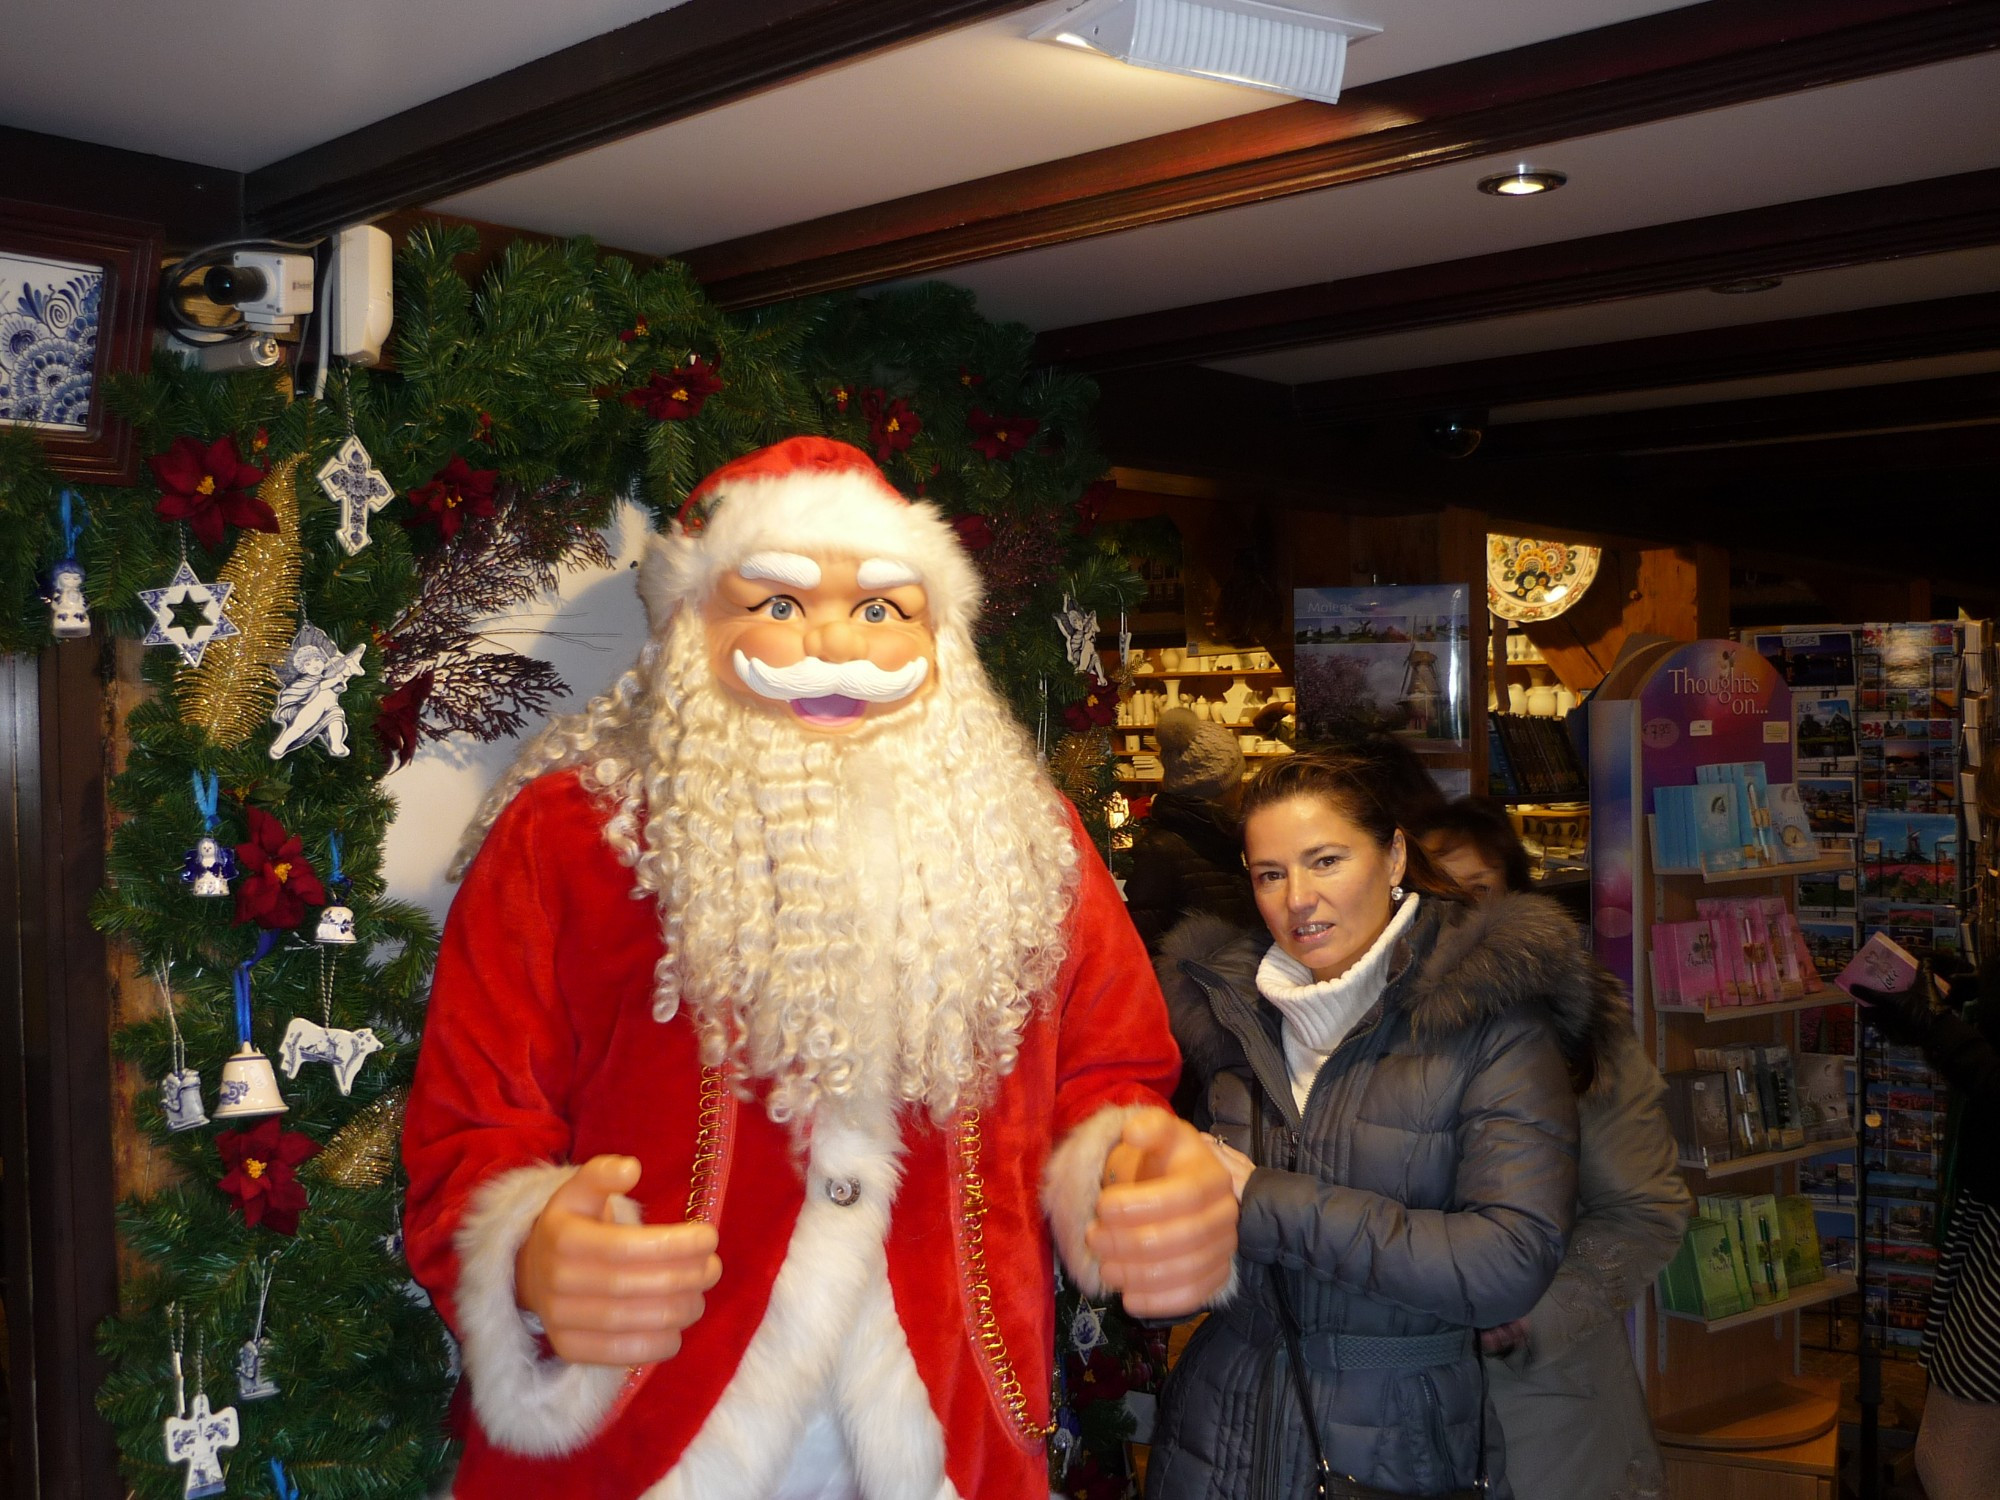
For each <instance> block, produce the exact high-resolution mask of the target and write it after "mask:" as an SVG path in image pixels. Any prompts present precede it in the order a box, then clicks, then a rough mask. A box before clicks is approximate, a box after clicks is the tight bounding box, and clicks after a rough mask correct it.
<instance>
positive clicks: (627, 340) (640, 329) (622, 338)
mask: <svg viewBox="0 0 2000 1500" xmlns="http://www.w3.org/2000/svg"><path fill="white" fill-rule="evenodd" d="M652 331H653V330H652V329H650V328H648V327H647V326H646V320H645V319H644V318H635V319H634V320H633V322H632V326H631V327H630V328H628V329H626V330H625V331H624V332H623V333H621V334H619V335H618V342H619V343H621V344H634V343H637V342H638V341H639V340H640V339H642V338H644V337H646V335H647V334H649V333H651V332H652Z"/></svg>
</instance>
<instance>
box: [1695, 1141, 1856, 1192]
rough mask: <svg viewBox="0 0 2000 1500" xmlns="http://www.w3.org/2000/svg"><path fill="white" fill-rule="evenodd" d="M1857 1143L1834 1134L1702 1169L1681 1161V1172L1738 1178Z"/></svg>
mask: <svg viewBox="0 0 2000 1500" xmlns="http://www.w3.org/2000/svg"><path fill="white" fill-rule="evenodd" d="M1855 1144H1856V1141H1855V1137H1854V1136H1853V1135H1851V1134H1850V1135H1837V1136H1834V1137H1833V1138H1832V1139H1830V1140H1824V1141H1807V1142H1806V1143H1805V1144H1804V1145H1803V1146H1794V1147H1793V1148H1792V1149H1791V1150H1789V1151H1760V1152H1758V1153H1757V1154H1756V1155H1755V1156H1732V1157H1730V1158H1729V1159H1728V1160H1727V1161H1719V1162H1717V1163H1716V1164H1715V1165H1714V1166H1712V1167H1704V1166H1701V1165H1699V1164H1698V1163H1696V1162H1691V1161H1683V1162H1681V1163H1680V1169H1681V1170H1682V1171H1683V1172H1699V1173H1700V1174H1701V1175H1702V1176H1704V1177H1706V1178H1708V1179H1709V1180H1710V1181H1713V1180H1714V1179H1716V1178H1718V1177H1737V1176H1741V1175H1742V1174H1743V1173H1745V1172H1755V1171H1758V1170H1760V1169H1761V1168H1764V1167H1782V1166H1783V1165H1784V1164H1785V1163H1786V1162H1790V1161H1804V1160H1806V1158H1808V1157H1812V1156H1831V1155H1833V1154H1834V1153H1835V1152H1839V1151H1852V1150H1853V1149H1854V1147H1855Z"/></svg>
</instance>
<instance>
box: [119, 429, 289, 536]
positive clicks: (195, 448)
mask: <svg viewBox="0 0 2000 1500" xmlns="http://www.w3.org/2000/svg"><path fill="white" fill-rule="evenodd" d="M146 462H147V463H148V464H150V465H152V469H153V477H154V478H155V479H157V480H159V482H160V498H159V501H158V503H156V504H155V505H154V506H153V510H154V512H155V514H157V515H158V516H160V518H161V519H163V520H167V521H185V522H187V523H188V525H189V526H190V527H192V528H193V530H194V534H195V536H196V537H197V538H199V539H200V541H201V544H202V546H204V547H207V548H209V549H211V550H213V549H214V548H216V547H220V546H221V545H222V532H223V528H224V527H225V526H240V527H242V528H243V529H244V530H245V531H276V530H277V529H278V518H277V516H276V515H275V514H274V513H273V512H272V510H271V507H270V506H268V505H266V504H265V503H264V502H263V501H262V500H259V499H258V498H257V495H256V489H257V486H258V485H260V484H262V483H263V482H264V471H263V470H262V469H260V468H258V467H257V466H256V465H255V464H246V463H245V462H243V458H242V455H241V454H239V453H238V452H237V451H236V439H235V438H233V437H229V436H227V435H224V436H222V437H219V438H217V439H216V440H215V441H214V442H212V443H210V444H209V445H208V446H207V447H203V446H202V442H201V439H200V438H196V437H177V438H175V439H174V445H173V447H171V448H169V449H168V450H167V451H166V452H165V453H155V454H153V455H152V456H151V457H150V458H148V459H147V460H146Z"/></svg>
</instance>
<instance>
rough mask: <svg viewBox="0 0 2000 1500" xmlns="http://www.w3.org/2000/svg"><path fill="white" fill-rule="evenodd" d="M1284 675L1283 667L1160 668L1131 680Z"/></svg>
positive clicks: (1171, 680) (1279, 676)
mask: <svg viewBox="0 0 2000 1500" xmlns="http://www.w3.org/2000/svg"><path fill="white" fill-rule="evenodd" d="M1285 675H1287V674H1286V672H1285V669H1284V668H1283V667H1233V668H1232V667H1223V668H1222V669H1220V670H1219V671H1218V670H1213V669H1211V670H1209V671H1205V672H1194V671H1190V670H1188V669H1187V668H1185V667H1182V668H1178V669H1176V670H1175V671H1172V672H1168V671H1166V670H1164V669H1162V668H1159V667H1155V668H1154V669H1153V670H1152V671H1150V672H1134V673H1133V674H1132V680H1133V681H1134V682H1180V681H1182V680H1183V679H1185V678H1189V677H1194V678H1199V679H1202V680H1204V681H1206V680H1207V679H1208V678H1211V677H1252V678H1260V679H1264V678H1268V679H1272V680H1276V679H1278V678H1282V677H1284V676H1285Z"/></svg>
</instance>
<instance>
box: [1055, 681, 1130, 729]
mask: <svg viewBox="0 0 2000 1500" xmlns="http://www.w3.org/2000/svg"><path fill="white" fill-rule="evenodd" d="M1063 722H1064V723H1065V724H1067V725H1069V727H1070V728H1071V729H1073V730H1075V731H1076V732H1077V733H1078V734H1089V733H1090V731H1091V730H1093V729H1102V728H1104V727H1105V726H1106V725H1108V724H1116V723H1117V722H1118V694H1117V692H1116V691H1115V690H1114V689H1111V688H1104V689H1102V690H1098V689H1092V690H1091V691H1090V692H1089V693H1088V694H1086V695H1085V696H1084V697H1082V698H1080V699H1078V700H1077V701H1076V702H1075V703H1072V704H1070V705H1069V706H1068V707H1067V708H1065V709H1064V710H1063Z"/></svg>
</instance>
